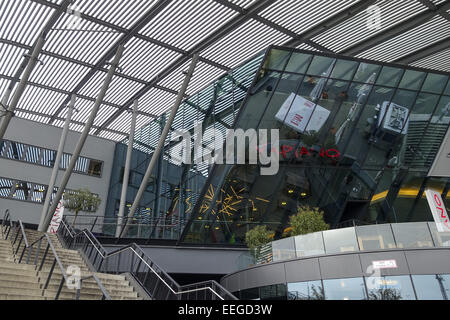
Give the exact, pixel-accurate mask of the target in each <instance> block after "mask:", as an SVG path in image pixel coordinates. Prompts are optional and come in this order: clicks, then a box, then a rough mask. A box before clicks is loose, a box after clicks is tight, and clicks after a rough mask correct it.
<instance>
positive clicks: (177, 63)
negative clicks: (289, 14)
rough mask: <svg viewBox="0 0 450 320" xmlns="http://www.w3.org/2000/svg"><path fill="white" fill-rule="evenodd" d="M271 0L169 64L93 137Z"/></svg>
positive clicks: (259, 0)
mask: <svg viewBox="0 0 450 320" xmlns="http://www.w3.org/2000/svg"><path fill="white" fill-rule="evenodd" d="M273 3H274V1H273V0H257V1H254V2H253V3H252V5H250V7H249V8H248V9H247V12H246V13H241V14H239V15H237V16H236V17H234V18H233V19H231V20H230V21H228V22H227V23H226V24H225V25H224V26H222V27H221V28H219V29H218V30H216V31H214V32H213V33H212V34H211V35H210V36H208V37H207V38H206V39H204V40H203V41H200V42H199V43H197V44H196V45H195V46H194V47H193V48H192V49H191V50H189V52H187V53H186V54H185V55H183V56H181V57H180V58H178V59H177V60H176V61H174V62H173V63H171V64H170V65H169V66H168V67H167V68H166V69H164V70H163V71H162V72H161V73H159V74H158V75H157V76H156V77H154V78H153V80H151V81H150V82H149V83H148V85H146V86H145V87H143V88H142V89H141V90H139V92H138V93H136V94H135V95H134V96H133V97H131V98H130V99H129V100H128V102H126V103H125V104H124V105H123V106H122V108H120V109H119V110H117V111H116V112H115V113H114V114H113V115H111V117H109V119H108V120H106V121H105V122H104V123H103V124H102V125H101V127H100V129H99V130H97V131H96V132H95V135H97V134H99V133H100V132H101V130H102V129H103V128H106V127H107V126H108V125H110V124H111V123H112V122H113V121H114V120H115V119H116V118H117V117H119V116H120V115H121V114H122V112H123V111H124V110H126V109H128V108H129V107H130V106H131V105H132V104H133V101H134V100H136V99H139V98H141V97H142V96H143V95H145V93H147V92H148V91H149V90H150V89H151V88H153V87H154V86H155V85H157V84H158V82H160V81H161V80H162V79H163V78H165V77H167V76H168V75H169V74H171V73H172V72H174V71H175V70H176V69H177V68H179V67H181V66H182V65H183V64H184V63H185V62H187V61H188V60H189V59H190V57H191V56H192V55H194V54H195V53H199V52H201V51H203V50H204V49H206V48H208V47H209V46H210V45H212V44H214V43H215V42H217V41H218V40H220V39H222V38H223V37H225V36H226V35H228V34H229V33H231V32H233V31H234V30H235V29H237V28H238V27H240V26H241V25H243V24H244V23H245V22H247V21H248V20H249V19H251V18H252V14H253V13H258V12H260V11H262V10H264V9H265V8H267V7H268V6H270V5H271V4H273Z"/></svg>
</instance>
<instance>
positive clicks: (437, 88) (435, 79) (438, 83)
mask: <svg viewBox="0 0 450 320" xmlns="http://www.w3.org/2000/svg"><path fill="white" fill-rule="evenodd" d="M447 80H448V76H445V75H443V74H436V73H429V74H428V76H427V78H426V79H425V82H424V83H423V86H422V91H427V92H433V93H438V94H441V93H442V91H443V90H444V88H445V85H446V83H447Z"/></svg>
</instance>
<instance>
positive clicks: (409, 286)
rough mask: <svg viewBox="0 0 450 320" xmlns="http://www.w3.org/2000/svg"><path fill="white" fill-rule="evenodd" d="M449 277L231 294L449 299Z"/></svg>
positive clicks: (323, 283)
mask: <svg viewBox="0 0 450 320" xmlns="http://www.w3.org/2000/svg"><path fill="white" fill-rule="evenodd" d="M449 284H450V275H448V274H437V275H436V274H433V275H400V276H382V277H364V278H343V279H326V280H315V281H304V282H293V283H286V284H277V285H270V286H264V287H258V288H251V289H246V290H242V291H237V292H234V293H233V294H234V295H235V296H236V297H238V298H239V299H243V300H449V293H450V291H449V290H450V286H449Z"/></svg>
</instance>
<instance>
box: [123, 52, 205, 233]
mask: <svg viewBox="0 0 450 320" xmlns="http://www.w3.org/2000/svg"><path fill="white" fill-rule="evenodd" d="M198 60H199V54H198V53H196V54H194V57H193V58H192V62H191V65H190V67H189V70H188V72H187V74H186V77H185V79H184V82H183V85H182V86H181V89H180V92H179V93H178V97H177V99H176V101H175V105H174V106H173V108H172V111H171V112H170V116H169V118H168V119H167V122H166V125H165V126H164V130H163V132H162V134H161V137H160V138H159V142H158V146H157V147H156V149H155V152H153V155H152V158H151V160H150V164H149V165H148V167H147V171H146V172H145V175H144V178H143V179H142V183H141V186H140V187H139V190H138V193H137V195H136V198H135V199H134V202H133V205H132V206H131V209H130V212H129V214H128V217H133V216H134V214H135V212H136V210H137V208H138V206H139V204H140V202H141V198H142V196H143V194H144V191H145V189H146V188H147V183H148V180H149V179H150V176H151V174H152V171H153V169H154V167H155V165H156V162H158V160H159V155H160V153H161V151H162V150H163V148H164V143H165V141H166V138H167V135H168V133H169V130H170V128H171V127H172V123H173V120H174V119H175V115H176V114H177V111H178V108H179V107H180V105H181V102H182V101H183V97H184V93H185V92H186V89H187V87H188V85H189V81H190V80H191V78H192V75H193V73H194V69H195V67H196V65H197V63H198ZM127 222H128V219H127ZM127 222H126V223H125V226H124V230H123V232H122V234H123V235H126V231H127V226H128V223H127Z"/></svg>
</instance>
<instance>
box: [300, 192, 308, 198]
mask: <svg viewBox="0 0 450 320" xmlns="http://www.w3.org/2000/svg"><path fill="white" fill-rule="evenodd" d="M300 195H301V196H302V197H306V196H307V195H308V194H307V193H306V192H302V193H300Z"/></svg>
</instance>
